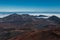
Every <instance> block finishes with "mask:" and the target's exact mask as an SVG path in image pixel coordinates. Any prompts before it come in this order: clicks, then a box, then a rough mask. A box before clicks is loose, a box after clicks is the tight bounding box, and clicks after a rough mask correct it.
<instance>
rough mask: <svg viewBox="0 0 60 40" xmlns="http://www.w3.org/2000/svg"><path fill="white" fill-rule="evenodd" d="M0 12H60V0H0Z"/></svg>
mask: <svg viewBox="0 0 60 40" xmlns="http://www.w3.org/2000/svg"><path fill="white" fill-rule="evenodd" d="M1 11H2V12H3V11H4V12H8V11H9V12H13V11H39V12H41V11H49V12H51V11H54V12H55V11H57V12H60V0H0V12H1Z"/></svg>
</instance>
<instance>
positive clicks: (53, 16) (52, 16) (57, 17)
mask: <svg viewBox="0 0 60 40" xmlns="http://www.w3.org/2000/svg"><path fill="white" fill-rule="evenodd" d="M49 18H55V19H56V18H59V17H57V16H55V15H53V16H51V17H49Z"/></svg>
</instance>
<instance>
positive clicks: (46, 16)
mask: <svg viewBox="0 0 60 40" xmlns="http://www.w3.org/2000/svg"><path fill="white" fill-rule="evenodd" d="M39 17H48V16H46V15H39Z"/></svg>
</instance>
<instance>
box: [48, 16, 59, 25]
mask: <svg viewBox="0 0 60 40" xmlns="http://www.w3.org/2000/svg"><path fill="white" fill-rule="evenodd" d="M48 19H49V20H51V21H54V22H55V23H58V24H60V18H59V17H57V16H54V15H53V16H51V17H49V18H48Z"/></svg>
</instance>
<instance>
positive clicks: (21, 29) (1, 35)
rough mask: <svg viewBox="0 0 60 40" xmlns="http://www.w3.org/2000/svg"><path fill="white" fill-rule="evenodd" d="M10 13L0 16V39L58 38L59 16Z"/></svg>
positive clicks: (34, 39)
mask: <svg viewBox="0 0 60 40" xmlns="http://www.w3.org/2000/svg"><path fill="white" fill-rule="evenodd" d="M44 17H48V16H46V15H39V16H34V15H29V14H16V13H14V14H11V15H8V16H6V17H3V18H0V40H60V18H59V17H57V16H55V15H53V16H50V17H48V18H44Z"/></svg>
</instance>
